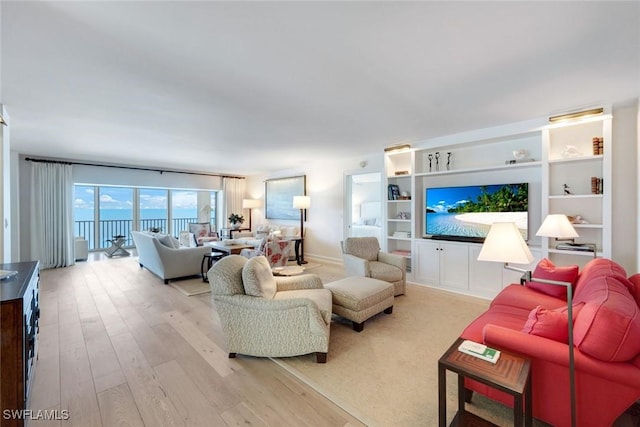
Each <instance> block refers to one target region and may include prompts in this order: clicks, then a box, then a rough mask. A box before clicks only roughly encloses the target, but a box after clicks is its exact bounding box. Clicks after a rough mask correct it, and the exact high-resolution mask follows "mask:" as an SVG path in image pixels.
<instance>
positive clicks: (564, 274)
mask: <svg viewBox="0 0 640 427" xmlns="http://www.w3.org/2000/svg"><path fill="white" fill-rule="evenodd" d="M533 278H535V279H545V280H557V281H560V282H569V283H571V286H575V282H576V280H577V279H578V266H577V265H568V266H562V267H556V265H555V264H553V263H552V262H551V261H550V260H548V259H547V258H544V259H542V260H540V262H539V263H538V265H537V266H536V269H535V270H534V271H533ZM526 286H527V287H529V288H531V289H535V290H536V291H538V292H542V293H543V294H547V295H551V296H553V297H556V298H562V299H564V300H565V301H566V299H567V288H566V287H564V286H559V285H550V284H547V283H538V282H535V281H531V282H527V284H526Z"/></svg>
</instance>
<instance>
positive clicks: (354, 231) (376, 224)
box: [344, 172, 383, 244]
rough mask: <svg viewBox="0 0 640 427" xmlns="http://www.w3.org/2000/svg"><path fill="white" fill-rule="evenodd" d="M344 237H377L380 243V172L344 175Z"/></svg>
mask: <svg viewBox="0 0 640 427" xmlns="http://www.w3.org/2000/svg"><path fill="white" fill-rule="evenodd" d="M345 187H346V188H345V190H346V191H345V199H346V200H345V204H344V219H345V221H344V228H345V229H344V237H345V238H346V237H369V236H371V237H377V238H378V242H380V244H382V224H383V222H382V174H381V173H380V172H367V173H353V174H347V175H346V176H345Z"/></svg>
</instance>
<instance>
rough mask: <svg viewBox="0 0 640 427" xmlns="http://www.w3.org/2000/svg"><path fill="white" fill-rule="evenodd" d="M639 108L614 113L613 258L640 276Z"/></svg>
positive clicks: (629, 107) (635, 106)
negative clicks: (639, 237)
mask: <svg viewBox="0 0 640 427" xmlns="http://www.w3.org/2000/svg"><path fill="white" fill-rule="evenodd" d="M637 122H638V106H637V105H630V106H625V107H621V108H614V109H613V144H611V145H612V146H613V147H612V148H613V152H612V157H613V159H612V160H613V168H612V169H613V171H612V174H613V176H612V179H613V194H612V223H613V227H612V228H613V230H612V236H611V238H612V242H613V245H612V246H613V248H612V252H613V254H612V258H613V260H614V261H616V262H617V263H619V264H620V265H622V266H623V267H624V268H625V270H627V273H629V275H631V274H633V273H636V272H638V271H639V270H638V266H639V265H640V264H639V263H638V253H639V251H638V243H637V242H638V212H639V210H638V188H640V187H638V161H637V160H638V127H637V126H638V125H637Z"/></svg>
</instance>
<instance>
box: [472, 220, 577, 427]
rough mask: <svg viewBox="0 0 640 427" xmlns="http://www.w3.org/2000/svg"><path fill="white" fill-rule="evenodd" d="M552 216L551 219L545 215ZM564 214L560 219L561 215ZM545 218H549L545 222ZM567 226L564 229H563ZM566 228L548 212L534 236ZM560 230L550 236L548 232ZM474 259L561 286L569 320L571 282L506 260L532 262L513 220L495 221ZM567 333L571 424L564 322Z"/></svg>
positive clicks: (572, 395)
mask: <svg viewBox="0 0 640 427" xmlns="http://www.w3.org/2000/svg"><path fill="white" fill-rule="evenodd" d="M549 217H553V218H551V219H550V218H549ZM560 217H564V221H563V220H562V218H560ZM548 220H549V221H548ZM555 225H561V226H562V227H561V228H555V227H552V226H555ZM566 227H568V228H566ZM569 230H573V234H575V237H577V236H578V233H576V232H575V230H574V229H573V227H572V226H571V224H569V221H568V220H567V217H566V215H548V216H547V218H545V220H544V222H543V223H542V225H541V226H540V229H539V230H538V232H537V233H536V236H545V237H564V236H565V234H571V233H569ZM556 232H557V233H560V234H559V235H554V234H550V233H556ZM478 261H493V262H502V263H504V268H505V269H508V270H513V271H517V272H519V273H522V278H521V279H520V282H521V283H523V284H524V283H526V282H538V283H545V284H548V285H555V286H564V287H565V288H566V289H567V318H568V319H573V312H572V308H573V307H572V304H573V288H572V283H571V282H562V281H558V280H548V279H538V278H536V277H532V273H531V271H529V270H525V269H522V268H518V267H514V266H511V265H509V263H514V264H529V263H531V262H532V261H533V255H532V254H531V251H530V250H529V247H528V246H527V244H526V243H525V241H524V239H523V238H522V235H521V234H520V232H519V231H518V228H517V227H516V225H515V223H513V222H495V223H493V225H492V226H491V228H490V229H489V234H488V235H487V238H486V239H485V241H484V244H483V245H482V248H481V249H480V254H479V255H478ZM567 328H568V335H569V343H568V344H569V345H568V347H569V394H570V399H571V426H572V427H575V426H576V384H575V363H574V353H573V352H574V349H573V322H567Z"/></svg>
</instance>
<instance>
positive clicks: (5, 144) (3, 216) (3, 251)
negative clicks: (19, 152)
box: [0, 104, 12, 262]
mask: <svg viewBox="0 0 640 427" xmlns="http://www.w3.org/2000/svg"><path fill="white" fill-rule="evenodd" d="M0 112H1V113H2V116H3V117H4V119H5V120H6V122H7V123H9V122H10V120H9V116H8V115H7V111H6V109H5V107H4V105H2V104H0ZM10 147H11V142H10V137H9V126H3V125H0V221H1V223H0V262H11V261H12V259H11V224H12V222H11V155H10Z"/></svg>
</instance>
